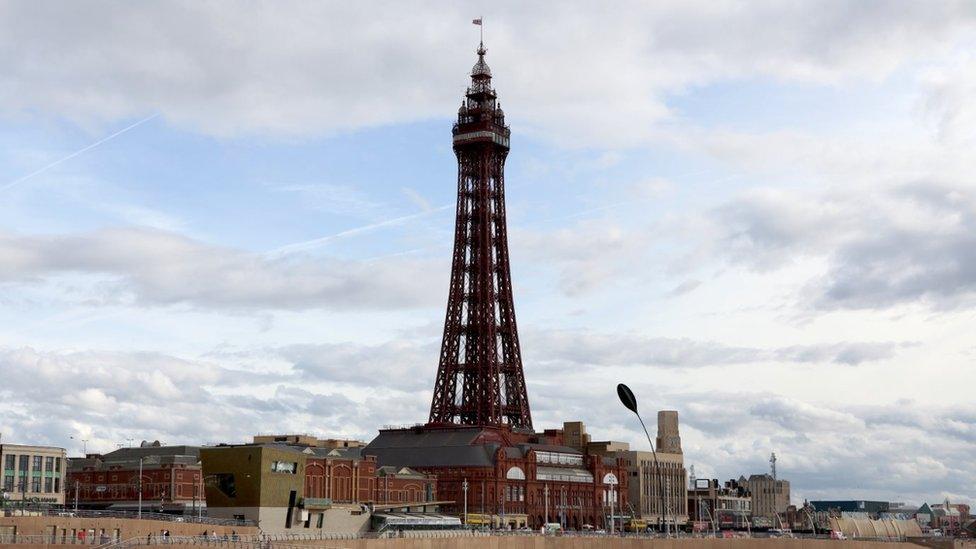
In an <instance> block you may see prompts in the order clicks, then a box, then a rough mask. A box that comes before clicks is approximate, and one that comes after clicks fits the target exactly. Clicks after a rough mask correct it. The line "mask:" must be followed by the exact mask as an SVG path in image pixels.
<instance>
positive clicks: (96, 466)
mask: <svg viewBox="0 0 976 549" xmlns="http://www.w3.org/2000/svg"><path fill="white" fill-rule="evenodd" d="M140 460H141V462H142V510H143V511H145V512H149V511H155V512H166V513H185V512H193V511H194V510H195V508H196V507H197V506H198V505H201V503H202V502H201V495H202V494H203V485H202V473H201V468H200V449H199V448H198V447H196V446H161V445H158V443H157V444H155V445H154V444H147V445H144V446H141V447H139V448H121V449H119V450H116V451H114V452H109V453H107V454H104V455H101V454H89V455H88V456H86V457H85V458H82V459H71V460H69V463H68V476H67V481H66V486H65V492H66V494H65V496H66V497H65V505H68V506H73V505H74V504H75V501H76V500H77V504H78V507H80V508H84V509H113V510H136V509H137V508H138V507H139V469H140Z"/></svg>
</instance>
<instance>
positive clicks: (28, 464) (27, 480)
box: [0, 444, 67, 505]
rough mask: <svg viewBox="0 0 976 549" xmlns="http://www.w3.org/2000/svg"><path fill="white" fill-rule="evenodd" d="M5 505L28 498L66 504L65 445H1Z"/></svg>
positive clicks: (1, 486)
mask: <svg viewBox="0 0 976 549" xmlns="http://www.w3.org/2000/svg"><path fill="white" fill-rule="evenodd" d="M0 465H2V466H3V470H2V478H0V481H2V485H0V489H2V491H3V497H4V500H5V502H4V503H5V504H8V503H10V502H20V501H25V500H26V501H28V502H33V503H47V504H55V505H64V477H65V470H66V469H67V459H66V456H65V450H64V448H55V447H53V446H29V445H22V444H0Z"/></svg>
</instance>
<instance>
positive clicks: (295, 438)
mask: <svg viewBox="0 0 976 549" xmlns="http://www.w3.org/2000/svg"><path fill="white" fill-rule="evenodd" d="M254 444H293V445H295V446H308V447H311V448H365V447H366V443H365V442H363V441H361V440H352V439H345V438H318V437H314V436H312V435H254Z"/></svg>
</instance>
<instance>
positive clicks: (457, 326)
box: [429, 44, 532, 429]
mask: <svg viewBox="0 0 976 549" xmlns="http://www.w3.org/2000/svg"><path fill="white" fill-rule="evenodd" d="M453 134H454V154H455V155H456V156H457V161H458V197H457V220H456V222H455V228H454V256H453V263H452V267H451V284H450V290H449V292H448V300H447V315H446V317H445V320H444V338H443V341H442V343H441V352H440V360H439V364H438V368H437V381H436V383H435V385H434V398H433V401H432V402H431V405H430V420H429V421H430V423H431V424H460V425H479V426H502V425H507V426H510V427H513V428H519V429H531V428H532V416H531V413H530V412H529V399H528V396H527V395H526V391H525V375H524V374H523V372H522V353H521V350H520V349H519V339H518V329H517V328H516V324H515V306H514V304H513V302H512V275H511V272H510V269H509V261H508V234H507V229H506V223H505V158H506V156H508V149H509V136H510V135H511V131H510V130H509V128H508V126H506V125H505V113H504V112H503V111H502V109H501V104H500V103H499V102H498V96H497V94H496V93H495V90H494V89H492V87H491V69H489V68H488V65H487V64H486V63H485V48H484V45H483V44H481V45H479V47H478V62H477V63H476V64H475V65H474V68H473V69H472V70H471V85H470V87H468V89H467V92H466V93H465V97H464V100H463V101H462V103H461V108H460V109H459V110H458V118H457V123H455V124H454V130H453Z"/></svg>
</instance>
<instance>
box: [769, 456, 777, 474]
mask: <svg viewBox="0 0 976 549" xmlns="http://www.w3.org/2000/svg"><path fill="white" fill-rule="evenodd" d="M769 468H770V469H771V470H772V472H773V480H776V452H773V453H772V454H770V455H769Z"/></svg>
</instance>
